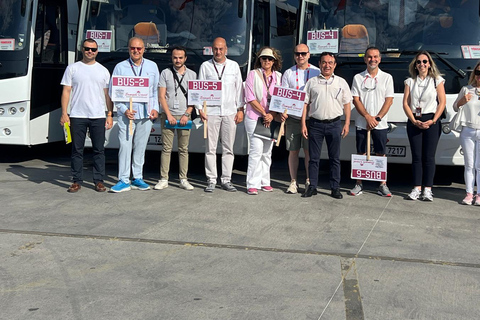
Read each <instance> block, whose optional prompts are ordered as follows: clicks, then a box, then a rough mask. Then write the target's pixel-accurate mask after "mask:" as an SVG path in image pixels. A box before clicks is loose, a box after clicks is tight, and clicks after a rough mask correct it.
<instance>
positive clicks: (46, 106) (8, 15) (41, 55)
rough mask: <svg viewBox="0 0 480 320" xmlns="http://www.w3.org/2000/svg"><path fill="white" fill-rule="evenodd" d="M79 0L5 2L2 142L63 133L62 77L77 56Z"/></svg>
mask: <svg viewBox="0 0 480 320" xmlns="http://www.w3.org/2000/svg"><path fill="white" fill-rule="evenodd" d="M77 21H78V2H77V0H62V1H61V0H56V1H54V0H7V1H1V2H0V144H9V145H27V146H29V145H36V144H41V143H47V142H54V141H60V140H63V139H64V134H63V129H62V127H61V126H60V124H59V119H60V115H61V106H60V94H61V90H62V88H61V86H60V80H61V78H62V75H63V72H64V71H65V68H66V66H67V65H68V64H69V63H72V62H73V61H74V58H75V44H76V40H77V39H76V31H77Z"/></svg>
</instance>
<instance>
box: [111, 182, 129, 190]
mask: <svg viewBox="0 0 480 320" xmlns="http://www.w3.org/2000/svg"><path fill="white" fill-rule="evenodd" d="M131 189H132V188H131V187H130V183H125V182H123V181H122V180H120V181H118V182H117V184H116V185H114V186H113V187H111V188H110V190H111V191H112V192H116V193H118V192H123V191H130V190H131Z"/></svg>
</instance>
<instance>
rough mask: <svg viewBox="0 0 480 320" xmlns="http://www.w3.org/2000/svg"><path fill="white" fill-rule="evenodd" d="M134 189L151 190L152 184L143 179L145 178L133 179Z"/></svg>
mask: <svg viewBox="0 0 480 320" xmlns="http://www.w3.org/2000/svg"><path fill="white" fill-rule="evenodd" d="M132 189H137V190H141V191H145V190H149V189H150V186H149V185H148V184H146V183H145V181H143V179H135V180H133V181H132Z"/></svg>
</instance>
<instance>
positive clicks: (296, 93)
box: [269, 86, 305, 117]
mask: <svg viewBox="0 0 480 320" xmlns="http://www.w3.org/2000/svg"><path fill="white" fill-rule="evenodd" d="M304 103H305V92H303V91H302V90H295V89H290V88H284V87H279V86H275V88H273V95H272V99H271V100H270V106H269V110H271V111H276V112H280V113H283V112H284V111H285V109H287V114H289V115H293V116H297V117H301V116H302V113H303V106H304Z"/></svg>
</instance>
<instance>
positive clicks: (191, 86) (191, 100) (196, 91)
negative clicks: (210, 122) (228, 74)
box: [188, 80, 222, 106]
mask: <svg viewBox="0 0 480 320" xmlns="http://www.w3.org/2000/svg"><path fill="white" fill-rule="evenodd" d="M204 102H206V104H207V105H208V106H212V105H220V104H222V81H212V80H190V81H188V104H189V105H192V104H203V103H204Z"/></svg>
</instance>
